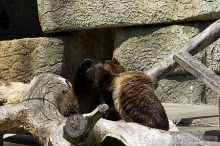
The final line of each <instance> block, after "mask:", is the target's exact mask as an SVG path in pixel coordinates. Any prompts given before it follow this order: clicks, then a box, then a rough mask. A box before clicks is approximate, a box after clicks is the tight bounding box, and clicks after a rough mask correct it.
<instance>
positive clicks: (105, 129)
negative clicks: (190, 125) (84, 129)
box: [93, 119, 202, 146]
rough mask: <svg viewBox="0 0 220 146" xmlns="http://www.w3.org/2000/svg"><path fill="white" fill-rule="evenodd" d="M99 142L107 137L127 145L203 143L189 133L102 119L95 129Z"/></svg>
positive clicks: (183, 145) (180, 145)
mask: <svg viewBox="0 0 220 146" xmlns="http://www.w3.org/2000/svg"><path fill="white" fill-rule="evenodd" d="M93 133H94V136H95V138H96V140H97V142H98V143H101V142H103V141H104V139H106V138H113V139H117V140H118V141H120V142H121V143H123V144H124V145H126V146H146V145H155V146H157V145H158V146H159V145H167V146H168V145H179V146H185V145H191V144H192V143H193V145H200V144H201V145H202V143H201V141H200V140H199V139H197V138H196V137H194V136H192V135H190V134H188V133H180V132H170V131H163V130H159V129H154V128H149V127H146V126H142V125H139V124H137V123H130V122H122V121H109V120H105V119H100V120H99V121H98V122H97V124H96V125H95V127H94V129H93Z"/></svg>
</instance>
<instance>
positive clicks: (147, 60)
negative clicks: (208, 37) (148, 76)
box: [113, 23, 207, 74]
mask: <svg viewBox="0 0 220 146" xmlns="http://www.w3.org/2000/svg"><path fill="white" fill-rule="evenodd" d="M206 26H207V24H206V25H204V24H200V23H194V24H182V25H171V26H167V27H153V28H152V27H127V28H121V29H118V30H117V31H116V37H115V50H114V54H113V56H114V57H115V58H117V59H118V60H119V61H120V62H121V63H122V64H123V65H124V66H125V67H126V68H127V69H128V70H142V71H145V70H148V69H149V68H151V67H152V66H153V65H154V64H155V63H157V62H159V61H161V60H162V59H163V58H164V57H166V56H167V55H169V54H171V53H172V52H174V50H176V49H178V48H181V46H183V45H184V44H185V43H186V42H187V41H189V40H190V39H191V38H192V37H194V36H196V35H197V34H198V33H199V32H200V31H202V30H203V29H204V28H205V27H206ZM196 57H197V58H198V59H199V60H200V61H201V62H203V60H204V51H203V53H198V54H197V55H196ZM203 63H204V62H203ZM175 73H178V74H182V73H186V71H184V70H183V69H180V68H179V69H177V70H176V71H175Z"/></svg>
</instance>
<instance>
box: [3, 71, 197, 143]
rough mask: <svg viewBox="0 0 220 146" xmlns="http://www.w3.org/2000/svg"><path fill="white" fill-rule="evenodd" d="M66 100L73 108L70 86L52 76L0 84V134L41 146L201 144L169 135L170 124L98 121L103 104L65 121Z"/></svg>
mask: <svg viewBox="0 0 220 146" xmlns="http://www.w3.org/2000/svg"><path fill="white" fill-rule="evenodd" d="M7 91H8V92H7ZM66 99H68V101H69V99H72V101H71V103H72V104H73V106H74V107H75V105H74V103H77V101H76V100H74V94H73V93H72V86H71V84H70V83H69V82H68V81H66V80H65V79H64V78H62V77H60V76H57V75H53V74H42V75H39V76H37V77H35V78H34V79H33V80H32V81H31V83H30V84H22V83H11V84H10V83H9V84H2V85H1V86H0V101H1V102H2V105H1V106H0V110H1V114H0V134H1V135H3V134H5V133H17V132H18V133H20V132H28V133H31V134H32V135H33V136H34V137H35V138H36V139H37V140H38V142H39V143H40V144H41V145H44V146H49V145H50V146H70V145H75V146H77V145H92V144H94V145H100V144H101V143H103V142H104V143H105V141H106V139H109V138H110V139H115V140H117V141H120V143H121V144H123V145H128V146H131V145H132V146H136V145H147V144H155V145H157V144H161V143H164V142H165V143H166V144H167V145H170V144H174V143H178V144H180V145H184V144H186V142H187V144H189V143H191V142H194V143H196V144H201V141H200V140H199V139H197V138H195V137H194V136H192V135H190V134H186V133H179V132H172V127H173V128H174V130H173V131H175V130H177V129H175V128H176V127H175V125H174V124H173V123H172V122H171V123H170V128H171V130H170V131H163V130H157V129H153V128H148V127H145V126H142V125H139V124H136V123H126V122H124V121H118V122H115V121H109V120H105V119H100V118H101V116H102V115H103V114H104V113H105V111H106V110H107V109H108V107H107V106H106V105H100V106H99V107H98V108H97V109H96V110H94V111H93V112H92V113H88V114H83V115H79V114H72V115H71V116H70V117H69V118H68V120H67V118H65V117H64V116H63V115H64V114H65V111H66V110H65V109H64V110H63V109H62V107H61V105H62V106H65V107H69V106H66V104H67V102H66ZM67 105H68V104H67ZM70 110H72V109H71V108H70ZM99 119H100V120H99ZM66 121H67V122H66ZM96 122H97V123H96ZM68 123H69V124H68ZM172 124H173V126H172ZM63 136H64V138H63ZM159 140H160V141H159Z"/></svg>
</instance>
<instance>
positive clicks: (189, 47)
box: [145, 19, 220, 81]
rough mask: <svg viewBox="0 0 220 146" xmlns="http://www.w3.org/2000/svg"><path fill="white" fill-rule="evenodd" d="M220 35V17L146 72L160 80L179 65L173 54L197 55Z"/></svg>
mask: <svg viewBox="0 0 220 146" xmlns="http://www.w3.org/2000/svg"><path fill="white" fill-rule="evenodd" d="M219 37H220V19H219V20H217V21H216V22H214V23H213V24H211V25H210V26H209V27H208V28H206V29H205V30H204V31H202V32H201V33H200V34H198V35H197V36H195V37H194V38H192V39H191V40H190V41H189V42H187V43H186V44H185V45H183V46H182V47H180V48H177V49H176V51H174V52H173V53H172V54H171V55H169V56H167V57H165V58H164V59H163V60H161V61H160V62H159V63H157V64H155V65H154V66H153V67H152V68H151V69H149V70H147V71H146V72H145V73H146V74H148V75H150V76H152V77H154V78H155V79H157V80H158V81H159V80H160V79H162V78H163V77H165V76H166V75H167V74H168V73H169V72H170V71H172V70H174V69H175V68H176V67H177V63H176V62H175V61H174V60H173V55H174V54H176V53H179V52H188V53H190V54H192V55H195V54H196V53H198V52H199V51H200V50H202V49H204V48H206V47H207V46H209V45H210V44H212V43H213V42H214V41H216V40H217V39H218V38H219Z"/></svg>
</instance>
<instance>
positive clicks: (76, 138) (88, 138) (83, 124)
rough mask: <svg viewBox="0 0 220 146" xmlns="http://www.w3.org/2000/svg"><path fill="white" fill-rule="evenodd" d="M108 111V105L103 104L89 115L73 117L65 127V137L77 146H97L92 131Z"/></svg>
mask: <svg viewBox="0 0 220 146" xmlns="http://www.w3.org/2000/svg"><path fill="white" fill-rule="evenodd" d="M107 110H108V105H106V104H103V105H99V106H98V107H97V108H96V109H95V110H94V111H93V112H91V113H89V114H84V115H80V114H76V115H71V116H70V117H69V118H68V119H67V122H66V125H65V126H64V127H63V137H64V138H65V139H66V140H67V141H69V142H71V143H72V144H74V145H75V146H79V145H94V144H96V143H97V142H96V140H95V138H94V135H93V132H92V130H93V127H94V126H95V124H96V123H97V121H98V120H99V119H100V118H101V117H102V116H103V115H104V113H105V112H106V111H107Z"/></svg>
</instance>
